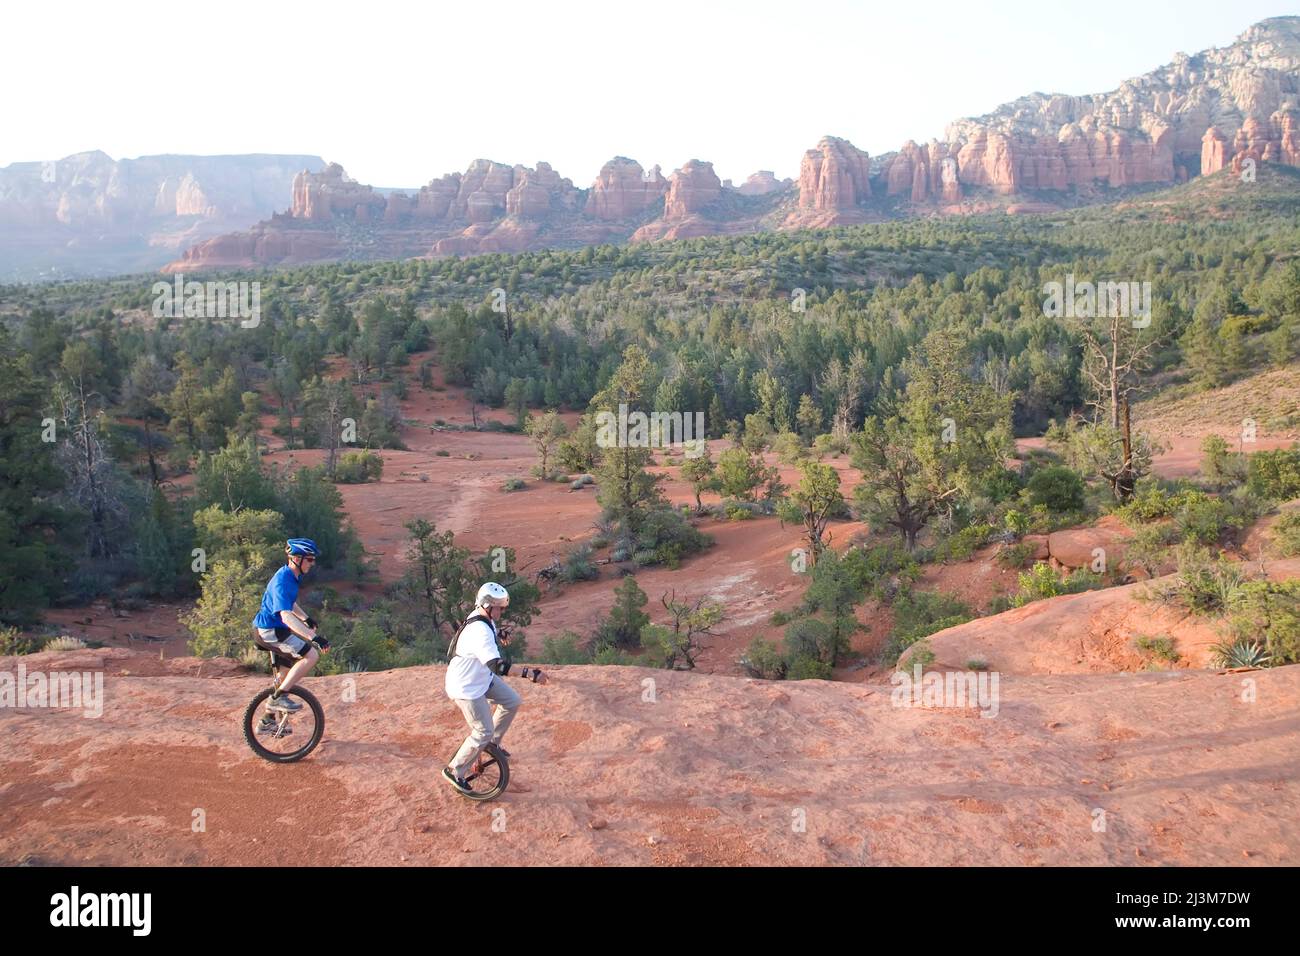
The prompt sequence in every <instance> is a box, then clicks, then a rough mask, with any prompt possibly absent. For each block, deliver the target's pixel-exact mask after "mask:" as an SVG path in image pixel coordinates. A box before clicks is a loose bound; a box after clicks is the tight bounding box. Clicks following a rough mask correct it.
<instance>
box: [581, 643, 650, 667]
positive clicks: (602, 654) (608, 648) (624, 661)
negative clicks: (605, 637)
mask: <svg viewBox="0 0 1300 956" xmlns="http://www.w3.org/2000/svg"><path fill="white" fill-rule="evenodd" d="M591 663H592V664H602V665H616V664H617V665H624V666H626V665H628V664H636V663H639V661H638V660H637V659H636V658H635V657H632V656H631V655H630V654H628V653H627V652H626V651H624V650H623V649H622V648H619V647H614V646H613V645H612V644H606V645H603V646H601V647H598V648H597V649H596V652H595V653H594V654H592V655H591Z"/></svg>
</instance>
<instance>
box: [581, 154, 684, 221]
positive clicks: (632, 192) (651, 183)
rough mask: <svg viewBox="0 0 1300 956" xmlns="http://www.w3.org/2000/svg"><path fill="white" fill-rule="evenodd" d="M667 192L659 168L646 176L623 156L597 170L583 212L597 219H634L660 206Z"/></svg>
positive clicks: (638, 166)
mask: <svg viewBox="0 0 1300 956" xmlns="http://www.w3.org/2000/svg"><path fill="white" fill-rule="evenodd" d="M667 191H668V180H666V179H664V177H663V176H662V175H660V172H659V167H658V166H655V167H653V168H652V169H651V170H650V171H649V173H647V172H646V171H645V170H643V169H642V168H641V164H640V163H638V162H637V161H636V160H634V159H628V158H627V157H626V156H615V157H614V158H613V159H611V160H610V161H609V162H607V163H606V164H605V165H604V166H602V167H601V168H600V175H598V176H597V177H596V181H595V182H594V183H592V185H591V192H590V194H589V195H588V196H587V207H586V212H587V215H588V216H594V217H595V218H597V219H604V220H617V219H636V218H638V217H640V216H641V214H642V213H644V212H645V211H646V210H647V209H649V208H650V207H651V206H653V205H654V204H655V203H657V202H659V201H660V200H661V199H662V198H663V195H664V193H666V192H667Z"/></svg>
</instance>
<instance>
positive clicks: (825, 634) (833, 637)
mask: <svg viewBox="0 0 1300 956" xmlns="http://www.w3.org/2000/svg"><path fill="white" fill-rule="evenodd" d="M784 644H785V657H786V660H787V661H789V662H790V664H791V667H793V665H794V662H795V661H797V660H799V659H801V658H811V659H813V660H816V661H821V662H822V663H824V664H826V665H827V667H832V666H834V664H835V661H836V658H838V657H839V655H840V654H842V653H843V652H844V651H846V650H848V641H847V640H846V639H845V638H844V635H843V634H842V632H840V631H838V630H837V629H835V628H832V627H831V626H830V625H829V624H827V623H826V622H825V621H823V620H821V619H819V618H815V617H801V618H798V619H797V620H794V621H791V622H790V624H789V625H787V626H786V629H785V642H784Z"/></svg>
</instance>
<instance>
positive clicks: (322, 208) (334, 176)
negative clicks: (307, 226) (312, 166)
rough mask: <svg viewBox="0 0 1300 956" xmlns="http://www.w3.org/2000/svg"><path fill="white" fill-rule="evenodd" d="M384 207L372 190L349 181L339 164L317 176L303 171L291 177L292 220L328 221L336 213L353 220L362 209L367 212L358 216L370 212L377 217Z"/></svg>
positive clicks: (331, 165)
mask: <svg viewBox="0 0 1300 956" xmlns="http://www.w3.org/2000/svg"><path fill="white" fill-rule="evenodd" d="M386 204H387V202H386V200H385V199H384V197H383V196H381V195H379V194H378V193H376V192H375V191H374V189H372V188H371V187H369V186H363V185H361V184H360V183H358V182H356V181H355V180H353V179H350V178H348V175H347V173H345V172H344V171H343V167H342V166H340V165H339V164H338V163H330V164H329V165H328V166H326V167H325V169H323V170H322V171H321V172H319V173H312V172H308V171H307V170H303V171H302V172H300V173H299V174H298V175H297V176H295V177H294V178H293V204H292V205H291V206H290V207H289V214H290V215H291V216H292V217H293V218H295V219H307V220H310V221H312V222H328V221H329V220H331V219H333V218H334V216H335V215H336V214H343V215H347V216H353V217H355V216H356V215H357V211H358V210H359V209H362V208H364V209H365V210H366V211H365V212H363V213H361V215H362V216H363V217H365V216H368V215H369V213H370V212H371V211H372V210H373V211H374V213H375V214H376V215H379V214H382V212H383V210H384V206H385V205H386Z"/></svg>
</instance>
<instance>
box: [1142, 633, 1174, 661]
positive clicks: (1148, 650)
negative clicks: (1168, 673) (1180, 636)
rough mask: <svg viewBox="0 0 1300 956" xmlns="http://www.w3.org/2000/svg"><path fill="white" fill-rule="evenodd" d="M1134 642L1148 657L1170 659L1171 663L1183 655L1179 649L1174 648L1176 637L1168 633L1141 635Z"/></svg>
mask: <svg viewBox="0 0 1300 956" xmlns="http://www.w3.org/2000/svg"><path fill="white" fill-rule="evenodd" d="M1133 644H1134V646H1135V647H1137V649H1138V650H1139V651H1140V652H1141V653H1142V654H1144V655H1146V656H1147V657H1153V658H1156V659H1157V660H1162V661H1168V662H1169V663H1171V664H1173V663H1176V662H1177V661H1178V659H1179V658H1180V657H1181V655H1180V654H1179V653H1178V651H1177V650H1176V649H1175V648H1174V639H1173V638H1172V637H1169V636H1168V635H1167V634H1165V635H1161V636H1159V637H1147V636H1145V635H1139V636H1138V637H1137V638H1136V639H1134V641H1133Z"/></svg>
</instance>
